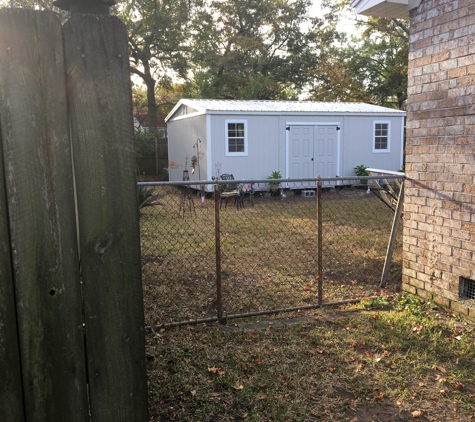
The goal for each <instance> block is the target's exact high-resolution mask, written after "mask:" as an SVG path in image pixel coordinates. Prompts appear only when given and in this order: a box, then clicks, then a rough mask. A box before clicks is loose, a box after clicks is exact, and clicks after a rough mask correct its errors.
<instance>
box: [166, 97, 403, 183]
mask: <svg viewBox="0 0 475 422" xmlns="http://www.w3.org/2000/svg"><path fill="white" fill-rule="evenodd" d="M405 115H406V113H405V112H403V111H399V110H395V109H391V108H385V107H379V106H375V105H370V104H363V103H330V102H310V101H257V100H256V101H254V100H252V101H248V100H200V99H183V100H180V102H179V103H178V104H177V105H176V106H175V107H174V108H173V110H172V111H171V112H170V113H169V114H168V116H167V117H166V119H165V120H166V122H167V128H168V158H169V160H170V168H169V175H170V181H181V180H183V170H185V166H187V167H188V170H189V171H190V180H211V178H212V177H213V176H216V175H217V173H218V172H219V174H223V173H231V174H233V175H234V178H235V179H241V180H243V179H256V180H257V179H265V178H267V176H269V175H270V174H271V173H272V172H273V171H280V173H281V175H282V177H283V178H286V179H287V178H290V179H300V178H313V177H318V176H320V177H335V176H339V177H345V176H353V175H354V172H353V168H354V167H356V166H358V165H361V164H363V165H365V166H367V167H373V168H381V169H385V170H393V171H398V170H400V169H401V166H402V163H403V147H404V117H405ZM192 157H196V158H199V160H198V161H197V162H196V163H195V172H194V174H191V159H192Z"/></svg>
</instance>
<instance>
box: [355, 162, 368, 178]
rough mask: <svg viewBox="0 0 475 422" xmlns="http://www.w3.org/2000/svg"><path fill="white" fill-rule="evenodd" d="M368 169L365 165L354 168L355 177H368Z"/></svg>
mask: <svg viewBox="0 0 475 422" xmlns="http://www.w3.org/2000/svg"><path fill="white" fill-rule="evenodd" d="M367 168H368V167H366V166H365V165H364V164H360V165H359V166H356V167H353V171H354V172H355V176H367V175H368V173H367V172H366V169H367Z"/></svg>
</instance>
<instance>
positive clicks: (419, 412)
mask: <svg viewBox="0 0 475 422" xmlns="http://www.w3.org/2000/svg"><path fill="white" fill-rule="evenodd" d="M411 416H412V417H413V418H420V417H421V416H422V410H414V412H412V413H411Z"/></svg>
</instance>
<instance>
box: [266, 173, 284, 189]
mask: <svg viewBox="0 0 475 422" xmlns="http://www.w3.org/2000/svg"><path fill="white" fill-rule="evenodd" d="M267 179H270V180H273V179H282V175H281V174H280V171H273V172H272V173H271V174H270V176H267ZM279 186H280V183H272V182H271V183H269V187H270V189H271V190H274V189H277V188H278V187H279Z"/></svg>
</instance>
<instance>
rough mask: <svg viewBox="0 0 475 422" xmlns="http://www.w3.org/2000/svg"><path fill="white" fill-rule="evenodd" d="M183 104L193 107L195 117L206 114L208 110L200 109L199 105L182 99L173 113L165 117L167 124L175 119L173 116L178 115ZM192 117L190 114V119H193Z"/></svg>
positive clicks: (173, 109)
mask: <svg viewBox="0 0 475 422" xmlns="http://www.w3.org/2000/svg"><path fill="white" fill-rule="evenodd" d="M183 104H184V105H187V106H190V107H193V108H194V109H195V110H196V112H195V113H193V114H192V115H193V116H197V115H200V114H206V108H202V107H199V106H198V105H197V104H195V103H191V102H190V100H187V99H182V100H180V101H178V103H177V104H176V105H175V107H173V108H172V111H170V113H168V114H167V117H165V122H168V120H170V119H171V118H172V117H173V115H174V114H175V113H176V111H177V110H178V109H179V108H180V107H181V106H182V105H183ZM192 115H191V114H190V116H189V117H191V116H192ZM182 117H183V118H186V117H187V116H182Z"/></svg>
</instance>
